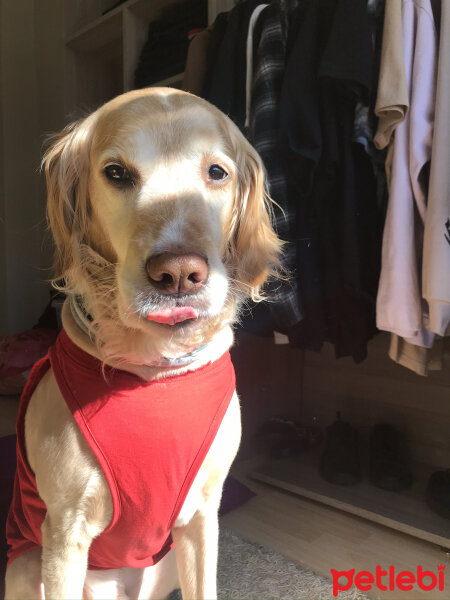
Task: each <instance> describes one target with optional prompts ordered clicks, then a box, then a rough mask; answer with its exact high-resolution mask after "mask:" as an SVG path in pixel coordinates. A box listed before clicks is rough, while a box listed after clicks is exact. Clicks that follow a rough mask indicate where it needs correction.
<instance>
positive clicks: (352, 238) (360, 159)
mask: <svg viewBox="0 0 450 600" xmlns="http://www.w3.org/2000/svg"><path fill="white" fill-rule="evenodd" d="M372 69H373V48H372V45H371V23H370V17H369V13H368V11H367V3H366V2H365V1H364V0H361V1H359V0H358V1H355V0H310V1H308V2H307V3H306V8H305V15H304V19H303V23H302V24H301V27H300V30H299V33H298V35H297V39H296V42H295V45H294V47H293V50H292V54H291V56H290V61H289V64H288V65H287V69H286V76H285V79H284V84H283V92H282V109H281V129H282V134H283V136H284V140H285V146H286V148H287V153H288V157H287V160H288V161H289V167H290V168H289V175H290V178H291V181H292V184H291V185H290V191H291V194H293V195H294V198H293V199H292V202H294V201H296V202H297V204H298V205H299V212H298V216H299V221H301V222H302V223H303V230H301V232H302V235H303V234H306V236H305V237H306V238H307V242H306V244H304V245H302V244H300V245H299V252H300V253H301V252H302V250H304V251H305V252H306V253H307V255H308V258H309V259H311V263H310V269H309V271H313V272H314V271H315V272H316V274H315V276H314V277H313V288H314V289H313V291H312V293H310V294H309V299H308V301H306V302H305V300H306V298H305V296H306V295H307V294H306V292H305V289H306V288H307V287H308V286H309V285H310V282H308V281H307V280H305V279H304V277H303V275H302V273H301V271H300V278H301V284H302V285H301V288H300V289H301V293H302V302H303V308H304V311H305V322H309V331H308V334H307V335H306V339H305V336H304V335H303V334H304V329H305V327H304V323H302V324H300V326H299V328H298V329H297V332H296V333H295V336H292V335H290V339H291V341H292V342H293V343H294V344H295V345H298V346H300V347H311V346H313V347H314V349H317V347H318V346H319V347H320V346H321V344H322V343H323V341H324V340H325V339H327V340H329V341H331V342H333V343H334V345H335V352H336V356H338V357H339V356H347V355H350V356H353V358H354V359H355V360H356V361H357V362H359V361H360V360H362V359H364V358H365V356H366V353H367V341H368V340H369V339H370V338H371V337H372V336H373V335H374V334H375V332H376V328H375V315H374V306H375V296H376V289H377V284H378V275H379V252H380V239H379V234H380V230H379V224H380V223H379V213H378V205H377V196H376V181H375V176H374V170H373V167H372V164H371V161H370V158H369V157H368V156H367V154H366V153H365V151H364V149H363V148H362V147H361V145H360V144H355V143H354V142H353V139H352V138H353V128H354V119H355V108H356V105H357V102H358V101H359V100H362V101H363V103H365V104H367V102H368V99H369V98H370V93H371V89H372V82H373V70H372ZM305 225H306V226H305ZM307 229H309V231H307ZM311 250H312V252H311ZM313 253H315V254H316V255H315V256H313ZM305 262H306V260H302V259H300V262H299V266H300V269H301V267H302V265H303V264H304V263H305ZM312 298H316V302H315V306H312V302H310V301H309V300H311V299H312ZM319 298H320V300H319V302H317V299H319ZM310 309H311V312H309V310H310ZM311 320H314V321H315V322H314V323H312V324H311ZM311 333H313V334H314V333H317V334H318V335H320V334H321V333H323V337H322V338H321V339H319V338H317V339H311V335H310V334H311ZM294 337H295V339H293V338H294ZM311 342H312V344H311ZM306 344H311V346H306Z"/></svg>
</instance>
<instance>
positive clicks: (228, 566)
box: [166, 529, 369, 600]
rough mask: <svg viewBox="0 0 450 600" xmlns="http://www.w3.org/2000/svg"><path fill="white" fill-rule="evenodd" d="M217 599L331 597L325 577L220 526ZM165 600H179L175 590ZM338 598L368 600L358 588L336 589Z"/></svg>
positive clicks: (322, 599) (320, 599)
mask: <svg viewBox="0 0 450 600" xmlns="http://www.w3.org/2000/svg"><path fill="white" fill-rule="evenodd" d="M217 588H218V589H217V596H218V598H219V600H333V588H332V585H331V583H330V581H329V580H328V579H326V578H325V577H322V576H320V575H316V574H315V573H313V572H312V571H309V570H308V569H305V568H304V567H302V566H301V565H300V564H299V563H296V562H294V561H291V560H289V559H288V558H286V557H285V556H282V555H281V554H278V553H277V552H272V551H271V550H268V549H267V548H264V547H263V546H260V545H258V544H254V543H252V542H248V541H246V540H243V539H241V538H240V537H238V536H237V535H234V534H233V533H232V532H231V531H228V530H226V529H222V530H221V532H220V542H219V565H218V573H217ZM166 600H181V592H180V590H175V591H174V592H172V594H170V596H169V597H168V598H167V599H166ZM339 600H369V598H368V596H366V595H365V594H363V593H362V592H360V591H359V590H358V589H356V588H354V589H350V590H348V591H343V592H339Z"/></svg>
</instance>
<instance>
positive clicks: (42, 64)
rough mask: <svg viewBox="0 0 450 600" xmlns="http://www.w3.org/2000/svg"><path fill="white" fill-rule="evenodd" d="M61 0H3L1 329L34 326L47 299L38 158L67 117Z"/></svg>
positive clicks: (0, 2)
mask: <svg viewBox="0 0 450 600" xmlns="http://www.w3.org/2000/svg"><path fill="white" fill-rule="evenodd" d="M60 4H61V3H60V2H55V1H54V0H34V1H33V0H0V98H1V100H0V102H1V104H0V106H1V119H0V140H1V145H0V152H1V154H0V280H1V292H0V296H1V299H0V334H8V333H13V332H15V331H20V330H23V329H26V328H29V327H31V326H32V325H33V324H35V323H36V320H37V318H38V317H39V315H40V314H41V312H42V310H43V308H44V306H45V304H46V302H47V300H48V290H49V286H48V284H47V283H46V280H47V279H48V278H49V277H50V271H49V270H48V269H47V268H48V267H49V266H50V256H49V247H48V243H47V244H44V238H45V233H44V231H45V227H46V226H45V193H44V188H43V183H42V178H41V176H40V175H39V163H40V156H41V146H42V142H43V138H44V134H45V133H46V132H48V131H51V130H55V129H59V128H60V127H61V126H62V124H63V123H62V121H63V118H62V105H63V102H62V89H63V81H62V69H61V65H62V60H63V57H62V49H63V44H62V35H63V34H62V28H61V8H60Z"/></svg>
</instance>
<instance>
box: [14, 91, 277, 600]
mask: <svg viewBox="0 0 450 600" xmlns="http://www.w3.org/2000/svg"><path fill="white" fill-rule="evenodd" d="M110 163H114V164H120V165H123V166H125V167H126V168H127V169H128V171H129V172H130V173H132V175H133V184H132V185H130V186H128V187H126V188H123V187H120V186H119V187H118V186H116V185H115V184H114V183H111V182H110V181H108V179H107V178H106V177H105V165H108V164H110ZM212 164H218V165H219V166H221V167H222V168H223V169H224V170H225V171H226V173H227V174H228V176H227V178H226V180H225V181H221V182H219V183H218V182H216V181H212V180H211V179H210V178H209V175H208V173H209V171H208V169H209V167H210V166H211V165H212ZM44 166H45V170H46V177H47V188H48V215H49V221H50V225H51V229H52V232H53V236H54V238H55V243H56V254H55V269H56V279H59V278H64V289H65V290H66V291H67V292H68V293H69V294H74V293H76V294H79V295H81V296H82V297H83V301H84V304H85V306H86V308H87V309H88V310H89V312H90V313H91V314H92V315H93V317H94V321H93V323H92V326H91V330H90V333H89V335H87V334H86V333H84V332H83V331H82V330H81V329H80V328H79V327H78V325H77V324H76V322H75V320H74V319H73V317H72V314H71V311H70V309H69V306H68V304H67V303H66V304H65V305H64V308H63V325H64V327H65V329H66V331H67V333H68V334H69V336H70V337H71V339H72V340H73V341H74V342H75V343H76V344H77V345H78V346H80V347H81V348H83V349H84V350H85V351H86V352H88V353H90V354H92V355H94V356H97V357H98V358H100V359H101V360H102V361H104V362H105V363H107V364H110V365H114V366H120V368H122V369H125V370H128V371H130V372H133V373H135V374H137V375H139V376H140V377H142V378H143V379H145V380H152V379H157V378H161V377H165V376H167V375H172V374H176V373H181V372H183V371H186V370H193V369H197V368H198V367H200V366H202V365H204V364H206V363H208V362H211V361H214V360H216V359H218V358H219V357H220V356H221V355H222V354H223V353H224V352H226V351H227V350H228V348H229V347H230V345H231V344H232V332H231V327H230V326H231V324H232V323H233V321H234V320H235V319H236V316H237V313H238V309H239V305H240V304H241V303H242V301H243V300H244V299H245V298H246V297H252V298H254V299H260V298H261V293H260V287H261V285H262V284H263V283H264V281H265V279H266V278H267V276H268V275H269V273H270V271H271V269H272V268H273V267H274V266H276V265H277V264H278V254H279V251H280V247H281V244H280V242H279V240H278V239H277V238H276V236H275V234H274V233H273V230H272V228H271V225H270V209H269V203H268V198H267V196H266V194H265V190H264V172H263V169H262V166H261V163H260V160H259V158H258V155H257V154H256V152H255V151H254V150H253V149H252V148H251V147H250V146H249V144H248V143H247V142H246V141H245V140H244V138H243V137H242V136H241V134H240V133H239V131H238V130H237V129H236V127H235V126H234V125H233V124H232V123H231V122H230V121H229V120H228V119H227V118H226V117H225V116H224V115H223V114H222V113H220V112H219V111H218V110H217V109H215V108H214V107H212V106H211V105H209V104H208V103H207V102H205V101H203V100H200V99H198V98H196V97H194V96H192V95H190V94H186V93H182V92H177V91H174V90H170V89H165V88H161V89H153V90H140V91H137V92H131V93H128V94H125V95H123V96H119V97H118V98H116V99H114V100H112V101H111V102H109V103H107V104H106V105H104V106H103V107H101V108H100V109H99V110H98V111H96V112H95V113H93V114H92V115H90V116H89V117H87V118H86V119H85V120H83V121H81V122H78V123H76V124H74V125H72V126H70V127H68V128H67V129H66V130H64V131H63V132H62V133H61V134H60V135H59V136H57V137H56V138H54V139H53V142H52V145H51V147H50V149H49V150H48V152H47V154H46V156H45V158H44ZM162 252H195V253H198V254H200V255H202V256H205V257H206V258H207V262H208V268H209V275H208V280H207V282H206V284H205V285H204V286H203V287H202V289H201V290H200V291H199V292H198V293H196V294H195V295H193V296H192V297H190V298H189V299H185V300H184V303H187V302H189V304H190V305H192V306H193V307H194V308H195V309H196V310H197V311H198V314H199V318H198V319H192V320H190V321H186V322H185V323H182V324H179V325H177V326H176V327H170V326H168V325H161V324H159V323H154V322H149V321H148V320H147V319H146V318H145V316H146V314H148V313H149V312H151V311H152V310H155V309H156V308H161V307H163V308H166V307H168V308H173V307H174V306H176V299H174V298H171V297H168V296H164V295H161V294H159V293H158V292H157V290H155V289H153V288H152V286H151V284H150V283H149V281H148V279H147V277H146V275H145V268H144V266H145V260H146V258H147V257H148V256H149V255H152V254H157V253H162ZM204 344H207V345H206V346H205V348H204V349H203V350H202V351H200V353H199V355H198V357H196V359H195V362H193V363H192V364H190V365H188V366H186V367H165V368H162V367H158V366H155V361H158V359H160V358H161V357H168V356H169V357H177V356H181V355H184V354H186V353H188V352H190V351H192V350H194V349H195V348H197V347H199V346H202V345H204ZM239 439H240V412H239V402H238V398H237V396H236V394H234V396H233V399H232V401H231V404H230V406H229V408H228V411H227V413H226V415H225V417H224V419H223V422H222V424H221V426H220V429H219V431H218V433H217V435H216V437H215V439H214V442H213V444H212V446H211V448H210V450H209V452H208V454H207V456H206V459H205V461H204V463H203V465H202V466H201V468H200V470H199V472H198V475H197V477H196V479H195V481H194V483H193V485H192V487H191V489H190V491H189V494H188V496H187V498H186V500H185V502H184V505H183V507H182V510H181V512H180V514H179V517H178V519H177V521H176V524H175V528H174V530H173V532H172V534H173V540H174V551H171V552H170V553H169V554H168V555H167V556H166V557H165V558H164V559H163V560H162V561H160V562H159V563H158V564H157V565H156V566H154V567H149V568H147V569H130V568H123V569H117V570H110V571H102V572H92V571H87V569H86V565H87V555H88V551H89V546H90V544H91V542H92V540H93V539H94V538H95V537H96V536H97V535H99V534H100V533H101V532H102V531H103V530H104V529H105V528H106V527H107V525H108V523H109V521H110V519H111V514H112V501H111V497H110V493H109V488H108V486H107V484H106V481H105V479H104V476H103V473H102V471H101V469H100V467H99V465H98V464H97V462H96V460H95V458H94V456H93V454H92V452H91V450H90V449H89V447H88V445H87V443H86V441H85V440H84V438H83V437H82V435H81V434H80V432H79V430H78V428H77V427H76V425H75V422H74V420H73V417H72V415H71V414H70V412H69V410H68V408H67V405H66V403H65V401H64V399H63V398H62V395H61V393H60V391H59V388H58V386H57V384H56V381H55V378H54V376H53V373H52V372H51V371H49V372H48V373H47V374H46V375H45V376H44V378H43V379H42V380H41V382H40V383H39V385H38V387H37V388H36V390H35V392H34V394H33V396H32V398H31V401H30V404H29V407H28V410H27V414H26V419H25V444H26V451H27V458H28V461H29V464H30V466H31V468H32V469H33V471H34V473H35V476H36V482H37V486H38V491H39V494H40V496H41V497H42V499H43V500H44V501H45V503H46V506H47V517H46V519H45V522H44V525H43V528H42V535H43V550H42V553H41V552H40V551H32V552H28V553H26V554H24V555H22V556H21V557H19V558H17V559H16V560H15V561H13V562H12V564H11V565H10V566H9V568H8V570H7V577H6V599H7V600H19V599H20V600H25V599H29V598H31V599H35V598H44V597H45V598H46V599H47V600H52V599H81V598H105V599H106V598H108V599H110V598H139V599H144V598H145V599H150V598H164V597H165V596H166V595H167V594H168V593H169V592H170V591H171V590H172V589H174V588H175V587H176V586H177V585H178V582H179V585H180V586H181V589H182V594H183V598H184V599H185V600H186V599H190V600H194V599H198V600H201V599H213V598H215V597H216V563H217V544H218V519H217V512H218V507H219V503H220V497H221V493H222V486H223V482H224V479H225V477H226V475H227V473H228V470H229V468H230V465H231V463H232V461H233V459H234V456H235V454H236V452H237V448H238V445H239ZM175 559H176V560H175Z"/></svg>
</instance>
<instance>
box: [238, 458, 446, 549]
mask: <svg viewBox="0 0 450 600" xmlns="http://www.w3.org/2000/svg"><path fill="white" fill-rule="evenodd" d="M319 456H320V450H314V451H308V452H305V453H303V454H301V455H299V456H296V457H290V458H288V459H282V460H273V461H269V462H267V463H266V464H265V465H264V466H263V467H261V468H259V469H258V470H257V471H254V472H252V473H251V474H250V476H251V477H252V478H253V479H256V480H257V481H262V482H264V483H268V484H270V485H273V486H275V487H277V488H281V489H283V490H287V491H289V492H292V493H294V494H297V495H299V496H303V497H305V498H309V499H311V500H315V501H317V502H321V503H323V504H326V505H328V506H332V507H334V508H338V509H340V510H343V511H345V512H348V513H351V514H354V515H357V516H359V517H364V518H366V519H369V520H370V521H374V522H376V523H379V524H380V525H385V526H386V527H390V528H392V529H396V530H398V531H401V532H403V533H407V534H409V535H412V536H414V537H417V538H419V539H422V540H426V541H428V542H432V543H434V544H438V545H440V546H442V547H444V548H450V519H444V518H442V517H440V516H439V515H437V514H435V513H434V512H433V511H432V510H431V509H430V508H428V506H427V504H426V503H425V488H426V484H427V481H428V477H429V475H430V474H431V473H432V472H433V471H435V470H436V468H435V467H431V466H427V465H420V464H416V465H414V467H413V473H414V483H413V486H412V487H411V488H410V489H409V490H407V491H405V492H401V493H395V492H389V491H386V490H381V489H378V488H376V487H375V486H373V485H371V484H370V483H369V481H368V479H367V476H366V477H364V479H363V481H362V482H361V483H359V484H357V485H354V486H338V485H333V484H331V483H328V482H327V481H324V480H323V479H322V478H321V477H320V474H319V469H318V465H319Z"/></svg>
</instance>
